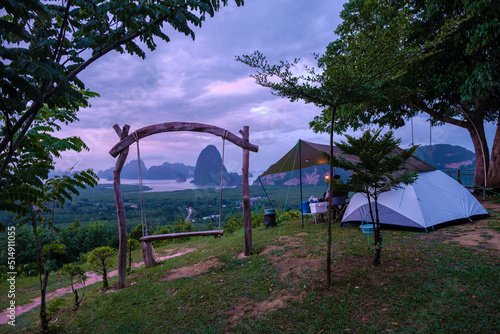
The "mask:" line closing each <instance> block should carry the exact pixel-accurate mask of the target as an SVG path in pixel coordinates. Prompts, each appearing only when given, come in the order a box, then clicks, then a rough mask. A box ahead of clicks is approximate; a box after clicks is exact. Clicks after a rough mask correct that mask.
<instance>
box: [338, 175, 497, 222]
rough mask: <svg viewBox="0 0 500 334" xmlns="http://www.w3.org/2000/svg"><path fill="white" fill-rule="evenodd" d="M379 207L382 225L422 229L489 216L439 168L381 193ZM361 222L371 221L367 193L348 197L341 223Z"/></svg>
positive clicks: (471, 196) (460, 186) (474, 199)
mask: <svg viewBox="0 0 500 334" xmlns="http://www.w3.org/2000/svg"><path fill="white" fill-rule="evenodd" d="M372 208H373V207H372ZM378 210H379V219H380V225H381V226H382V227H393V228H407V229H416V230H425V231H429V230H434V229H435V228H437V227H439V226H445V225H450V224H452V223H458V222H466V221H473V220H477V219H481V218H485V217H488V216H489V214H488V212H487V211H486V209H484V208H483V207H482V205H481V204H480V203H479V201H478V200H477V199H476V198H475V197H474V196H473V195H472V194H471V193H470V192H469V191H468V190H467V189H466V188H465V187H464V186H462V185H461V184H460V183H458V182H457V181H455V180H454V179H453V178H452V177H450V176H448V175H447V174H445V173H443V172H442V171H439V170H434V171H428V172H421V173H419V177H418V179H417V180H416V181H415V183H413V184H412V185H408V186H403V187H401V188H396V189H392V190H391V191H388V192H385V193H382V194H380V196H379V199H378ZM374 214H375V213H374ZM361 222H371V216H370V213H369V208H368V201H367V199H366V196H365V195H363V194H362V193H357V194H355V195H354V196H353V197H352V198H351V200H350V202H349V205H348V207H347V209H346V211H345V213H344V216H343V218H342V223H341V224H342V225H352V224H353V223H355V224H360V223H361Z"/></svg>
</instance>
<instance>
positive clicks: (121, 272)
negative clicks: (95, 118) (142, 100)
mask: <svg viewBox="0 0 500 334" xmlns="http://www.w3.org/2000/svg"><path fill="white" fill-rule="evenodd" d="M113 128H114V129H115V131H116V133H117V134H118V136H119V137H120V139H123V138H125V137H126V136H128V131H129V129H130V126H128V125H127V124H125V125H124V126H123V129H120V127H119V126H118V124H115V125H114V126H113ZM128 151H129V149H128V147H127V148H125V149H124V150H123V151H121V152H120V155H119V157H118V159H117V160H116V164H115V169H114V171H113V190H114V192H115V204H116V217H117V219H118V235H119V244H118V289H121V288H124V287H125V284H126V278H127V238H128V236H127V222H126V218H125V205H124V204H123V197H122V190H121V183H120V174H121V171H122V168H123V165H124V164H125V161H126V160H127V156H128Z"/></svg>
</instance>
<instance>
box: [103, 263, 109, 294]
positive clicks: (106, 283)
mask: <svg viewBox="0 0 500 334" xmlns="http://www.w3.org/2000/svg"><path fill="white" fill-rule="evenodd" d="M105 261H106V260H102V289H103V290H106V289H108V288H109V285H108V271H107V268H106V264H105V263H104V262H105Z"/></svg>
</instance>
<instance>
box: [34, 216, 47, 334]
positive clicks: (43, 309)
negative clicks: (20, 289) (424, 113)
mask: <svg viewBox="0 0 500 334" xmlns="http://www.w3.org/2000/svg"><path fill="white" fill-rule="evenodd" d="M32 227H33V234H34V235H35V246H36V253H37V254H36V255H37V264H38V273H39V274H38V275H39V276H38V277H39V278H40V326H41V328H42V333H48V332H49V320H48V317H47V298H46V297H47V284H48V281H49V271H48V269H47V261H46V260H45V257H44V256H43V250H42V245H41V244H40V239H39V238H38V230H37V226H36V221H35V220H32ZM42 267H43V279H42V278H41V276H42V274H41V272H40V271H41V270H42V269H41V268H42Z"/></svg>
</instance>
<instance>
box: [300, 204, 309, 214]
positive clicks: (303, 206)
mask: <svg viewBox="0 0 500 334" xmlns="http://www.w3.org/2000/svg"><path fill="white" fill-rule="evenodd" d="M300 212H302V213H311V207H310V206H309V202H300Z"/></svg>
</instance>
